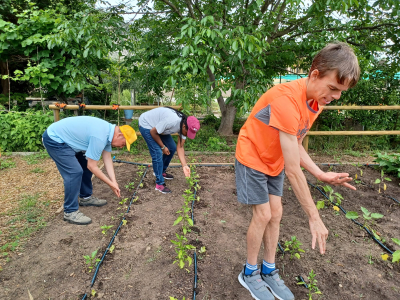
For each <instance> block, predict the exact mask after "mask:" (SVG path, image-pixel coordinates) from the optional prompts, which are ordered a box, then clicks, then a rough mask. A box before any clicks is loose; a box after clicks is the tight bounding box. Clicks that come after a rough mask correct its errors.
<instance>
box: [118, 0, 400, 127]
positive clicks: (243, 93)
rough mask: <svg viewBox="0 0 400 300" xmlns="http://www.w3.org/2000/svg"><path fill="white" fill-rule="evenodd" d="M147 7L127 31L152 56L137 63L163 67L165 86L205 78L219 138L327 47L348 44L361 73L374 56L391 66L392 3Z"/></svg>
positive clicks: (395, 19) (259, 0) (395, 13)
mask: <svg viewBox="0 0 400 300" xmlns="http://www.w3.org/2000/svg"><path fill="white" fill-rule="evenodd" d="M128 2H129V1H128ZM148 3H149V1H147V0H141V1H139V3H138V5H139V6H141V10H140V12H141V13H144V15H143V17H142V18H140V19H138V20H136V21H135V22H134V25H133V26H134V27H135V28H136V30H137V33H140V35H141V36H143V37H144V36H147V37H149V36H151V39H147V42H146V41H144V43H145V44H146V43H147V45H148V46H149V47H151V53H152V55H149V56H148V57H142V59H146V60H147V62H148V63H149V62H153V63H156V62H157V66H158V67H160V66H164V65H165V66H166V67H167V68H168V69H169V78H168V80H167V81H166V83H167V84H168V85H169V86H171V87H175V86H184V85H185V84H187V83H188V81H190V83H191V84H193V82H195V81H196V78H197V80H198V82H199V84H200V83H201V82H204V78H205V76H206V77H207V80H208V84H209V85H210V87H211V89H212V96H213V97H216V98H217V99H218V104H219V106H220V109H221V112H222V122H221V126H220V128H219V132H220V133H221V134H231V133H232V125H233V120H234V117H235V114H236V112H237V109H244V110H247V109H248V108H249V107H250V106H252V105H253V104H254V103H255V102H256V101H257V100H258V98H259V96H260V95H261V94H262V93H263V92H265V90H266V89H267V88H268V86H269V85H271V84H272V80H273V78H275V77H277V76H279V74H285V73H286V72H287V68H288V67H299V68H303V69H308V68H309V65H310V62H311V59H312V57H313V56H314V55H315V54H316V52H317V51H319V50H320V49H321V48H323V47H324V46H325V45H326V43H327V42H330V41H335V40H338V41H345V42H347V43H349V44H351V45H353V46H354V47H355V49H356V51H357V55H358V56H359V57H360V62H361V64H362V66H363V67H364V69H365V68H366V67H367V66H368V64H369V60H368V59H371V58H373V56H374V55H379V56H381V57H382V56H383V57H385V59H386V60H387V61H391V62H399V56H398V55H399V54H398V53H399V50H400V49H399V46H400V43H399V32H400V25H399V19H400V10H399V6H400V4H399V1H396V0H377V1H369V0H340V1H339V0H313V1H302V0H264V1H263V0H241V1H238V0H222V1H209V0H208V1H202V0H184V1H183V0H181V1H178V0H154V2H151V5H149V4H148ZM125 13H126V11H125ZM141 47H142V49H143V48H144V47H145V46H144V44H141ZM172 58H174V59H172ZM188 74H191V75H192V76H188ZM154 84H155V85H157V84H159V81H158V82H154ZM229 89H230V90H231V96H230V97H228V98H227V99H224V98H223V97H222V94H221V91H222V90H224V91H227V90H229Z"/></svg>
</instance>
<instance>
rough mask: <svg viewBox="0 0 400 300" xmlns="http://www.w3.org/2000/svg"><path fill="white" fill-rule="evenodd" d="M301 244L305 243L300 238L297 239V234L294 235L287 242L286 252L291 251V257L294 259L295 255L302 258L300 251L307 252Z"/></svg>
mask: <svg viewBox="0 0 400 300" xmlns="http://www.w3.org/2000/svg"><path fill="white" fill-rule="evenodd" d="M301 245H303V244H302V243H301V242H300V241H299V240H297V238H296V236H292V237H291V240H290V241H286V242H285V244H284V246H285V252H289V253H290V259H292V258H293V257H294V256H295V257H297V258H298V259H300V253H299V252H302V253H304V252H305V251H304V250H303V249H301V248H300V246H301Z"/></svg>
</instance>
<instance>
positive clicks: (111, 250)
mask: <svg viewBox="0 0 400 300" xmlns="http://www.w3.org/2000/svg"><path fill="white" fill-rule="evenodd" d="M114 249H115V245H111V247H110V249H109V250H108V251H110V253H111V254H112V253H113V251H114Z"/></svg>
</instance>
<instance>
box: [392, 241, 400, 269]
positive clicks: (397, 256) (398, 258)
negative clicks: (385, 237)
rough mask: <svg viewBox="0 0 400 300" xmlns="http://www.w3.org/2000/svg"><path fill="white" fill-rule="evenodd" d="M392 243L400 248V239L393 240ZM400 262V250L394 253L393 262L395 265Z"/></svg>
mask: <svg viewBox="0 0 400 300" xmlns="http://www.w3.org/2000/svg"><path fill="white" fill-rule="evenodd" d="M392 241H393V242H395V243H396V244H397V245H399V246H400V240H399V239H395V238H392ZM399 261H400V250H396V251H395V252H394V253H393V258H392V262H393V263H395V262H399Z"/></svg>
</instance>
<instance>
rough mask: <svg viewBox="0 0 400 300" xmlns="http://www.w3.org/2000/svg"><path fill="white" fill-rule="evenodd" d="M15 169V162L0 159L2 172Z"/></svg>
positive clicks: (8, 159) (9, 159)
mask: <svg viewBox="0 0 400 300" xmlns="http://www.w3.org/2000/svg"><path fill="white" fill-rule="evenodd" d="M10 168H15V162H14V161H13V160H12V158H6V159H2V158H0V170H4V169H10Z"/></svg>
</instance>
